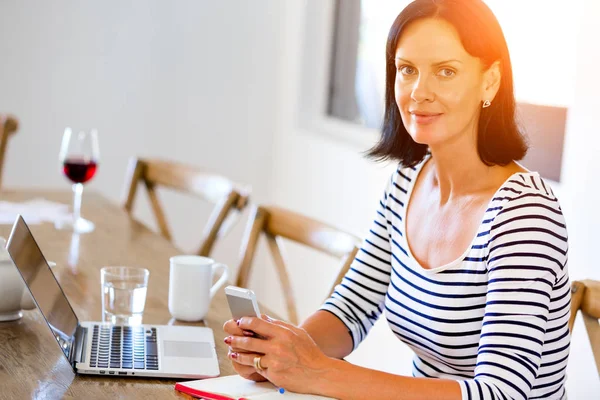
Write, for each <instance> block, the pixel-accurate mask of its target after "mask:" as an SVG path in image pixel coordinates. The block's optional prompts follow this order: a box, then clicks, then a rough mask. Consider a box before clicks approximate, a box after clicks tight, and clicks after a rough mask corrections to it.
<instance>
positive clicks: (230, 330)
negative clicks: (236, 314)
mask: <svg viewBox="0 0 600 400" xmlns="http://www.w3.org/2000/svg"><path fill="white" fill-rule="evenodd" d="M223 330H224V331H225V333H227V334H228V335H230V336H244V331H243V330H242V329H240V327H239V326H238V325H237V322H236V321H235V320H233V319H230V320H229V321H227V322H225V324H224V325H223ZM232 353H236V354H237V353H245V352H243V351H239V349H236V348H232V347H231V346H229V352H228V354H227V357H228V358H229V359H230V360H231V365H232V366H233V369H234V370H235V372H237V373H238V374H239V375H240V376H241V377H242V378H246V379H249V380H252V381H255V382H264V381H266V380H267V379H266V378H265V377H264V376H262V375H261V374H259V373H258V372H256V370H255V369H254V367H251V366H248V365H242V364H240V363H238V362H237V361H236V360H234V359H232V357H231V354H232ZM259 355H262V354H257V356H259Z"/></svg>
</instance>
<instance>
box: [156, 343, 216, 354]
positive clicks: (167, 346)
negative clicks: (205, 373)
mask: <svg viewBox="0 0 600 400" xmlns="http://www.w3.org/2000/svg"><path fill="white" fill-rule="evenodd" d="M163 346H164V350H165V351H164V355H165V357H191V358H211V357H212V347H211V345H210V343H207V342H182V341H174V340H165V341H163Z"/></svg>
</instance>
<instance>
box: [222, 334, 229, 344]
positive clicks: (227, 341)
mask: <svg viewBox="0 0 600 400" xmlns="http://www.w3.org/2000/svg"><path fill="white" fill-rule="evenodd" d="M223 341H224V342H225V343H227V344H231V336H227V337H226V338H225V339H223Z"/></svg>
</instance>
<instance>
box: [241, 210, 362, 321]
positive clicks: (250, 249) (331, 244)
mask: <svg viewBox="0 0 600 400" xmlns="http://www.w3.org/2000/svg"><path fill="white" fill-rule="evenodd" d="M261 232H263V233H264V234H265V236H266V239H267V243H268V245H269V248H270V251H271V254H272V256H273V261H274V262H275V267H276V269H277V274H278V275H279V281H280V283H281V285H282V288H283V293H284V295H285V301H286V305H287V310H288V316H289V320H290V322H292V323H294V324H297V323H298V314H297V311H296V303H295V298H294V294H293V291H292V286H291V285H290V279H289V275H288V273H287V269H286V267H285V262H284V259H283V255H282V238H285V239H288V240H291V241H294V242H297V243H300V244H303V245H305V246H308V247H310V248H312V249H314V250H318V251H320V252H323V253H326V254H329V255H331V256H334V257H336V258H339V259H340V260H341V261H340V262H341V266H340V270H339V273H338V275H337V278H336V280H335V282H334V283H333V285H332V287H331V290H330V293H331V292H333V289H334V288H335V286H336V285H337V284H338V283H339V282H341V281H342V278H343V277H344V275H345V274H346V272H347V271H348V269H349V267H350V264H351V263H352V261H353V260H354V257H355V256H356V253H357V252H358V249H359V246H360V240H359V239H358V238H357V237H355V236H353V235H351V234H348V233H346V232H342V231H340V230H338V229H336V228H334V227H331V226H329V225H326V224H324V223H322V222H319V221H315V220H313V219H310V218H308V217H305V216H303V215H300V214H297V213H294V212H292V211H288V210H284V209H282V208H279V207H274V206H269V207H267V206H258V207H254V209H253V211H252V213H251V216H250V219H249V221H248V226H247V228H246V232H245V235H244V240H243V244H242V254H241V258H242V261H241V263H240V267H239V269H238V276H237V279H236V285H237V286H240V287H248V281H249V277H250V270H251V266H252V260H253V258H254V253H255V251H256V247H257V244H258V239H259V236H260V233H261ZM330 293H328V295H329V294H330Z"/></svg>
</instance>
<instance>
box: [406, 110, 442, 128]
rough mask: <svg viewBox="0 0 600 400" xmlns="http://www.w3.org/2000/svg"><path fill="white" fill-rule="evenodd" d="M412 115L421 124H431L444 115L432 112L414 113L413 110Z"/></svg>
mask: <svg viewBox="0 0 600 400" xmlns="http://www.w3.org/2000/svg"><path fill="white" fill-rule="evenodd" d="M410 115H412V117H413V120H414V121H415V122H416V123H417V124H420V125H427V124H431V123H433V122H435V121H436V120H437V119H438V118H439V117H441V116H442V114H432V113H418V112H416V113H414V112H411V113H410Z"/></svg>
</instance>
